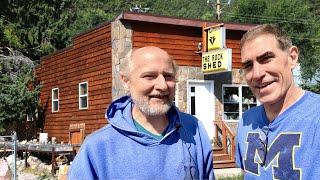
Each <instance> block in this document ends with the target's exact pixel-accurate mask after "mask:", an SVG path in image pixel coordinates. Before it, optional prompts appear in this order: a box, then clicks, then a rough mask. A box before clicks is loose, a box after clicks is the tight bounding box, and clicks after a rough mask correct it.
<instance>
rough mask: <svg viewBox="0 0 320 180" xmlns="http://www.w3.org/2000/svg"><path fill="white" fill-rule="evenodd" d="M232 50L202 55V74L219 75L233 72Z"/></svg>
mask: <svg viewBox="0 0 320 180" xmlns="http://www.w3.org/2000/svg"><path fill="white" fill-rule="evenodd" d="M231 68H232V49H229V48H227V49H218V50H214V51H209V52H205V53H203V54H202V72H203V73H219V72H224V71H231Z"/></svg>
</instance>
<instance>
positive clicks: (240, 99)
mask: <svg viewBox="0 0 320 180" xmlns="http://www.w3.org/2000/svg"><path fill="white" fill-rule="evenodd" d="M226 87H234V88H237V89H238V95H239V96H238V101H237V102H235V103H236V104H238V107H239V109H238V113H239V116H238V119H226V118H225V117H224V114H225V108H224V106H225V98H224V93H225V91H224V89H225V88H226ZM243 87H248V85H245V84H223V85H222V109H223V110H222V119H223V120H224V121H227V122H238V121H239V119H240V118H241V117H242V114H243V112H244V111H243V110H242V109H243V108H242V107H243V103H245V102H242V99H243V93H242V88H243ZM250 105H252V106H254V105H255V106H258V105H260V103H259V101H258V100H257V99H256V98H255V101H254V102H253V103H250ZM251 108H252V107H251Z"/></svg>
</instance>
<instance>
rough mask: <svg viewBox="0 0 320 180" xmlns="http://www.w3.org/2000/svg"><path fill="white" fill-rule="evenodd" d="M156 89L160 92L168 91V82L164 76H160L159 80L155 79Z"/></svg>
mask: <svg viewBox="0 0 320 180" xmlns="http://www.w3.org/2000/svg"><path fill="white" fill-rule="evenodd" d="M155 88H156V89H159V90H166V89H168V84H167V82H166V79H165V78H164V77H163V75H159V76H158V77H157V79H155Z"/></svg>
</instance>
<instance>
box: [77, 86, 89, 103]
mask: <svg viewBox="0 0 320 180" xmlns="http://www.w3.org/2000/svg"><path fill="white" fill-rule="evenodd" d="M79 109H88V82H82V83H79Z"/></svg>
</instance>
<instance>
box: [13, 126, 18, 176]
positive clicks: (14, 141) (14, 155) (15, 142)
mask: <svg viewBox="0 0 320 180" xmlns="http://www.w3.org/2000/svg"><path fill="white" fill-rule="evenodd" d="M12 140H13V158H14V159H13V179H14V180H16V179H17V168H16V167H17V163H16V160H17V133H16V132H15V131H14V132H13V135H12Z"/></svg>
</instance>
